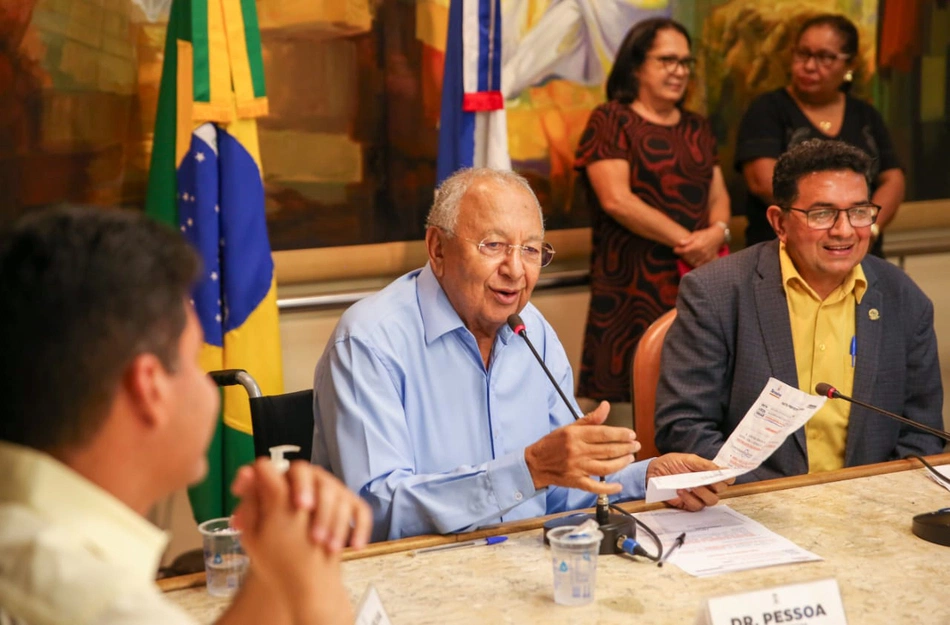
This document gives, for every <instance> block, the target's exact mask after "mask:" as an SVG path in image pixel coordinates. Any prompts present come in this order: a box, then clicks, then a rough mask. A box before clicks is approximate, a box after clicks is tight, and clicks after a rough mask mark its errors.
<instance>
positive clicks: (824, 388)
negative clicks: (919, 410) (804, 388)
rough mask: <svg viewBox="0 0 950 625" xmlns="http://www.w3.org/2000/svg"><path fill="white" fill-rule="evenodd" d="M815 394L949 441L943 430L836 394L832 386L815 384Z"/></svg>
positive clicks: (822, 383)
mask: <svg viewBox="0 0 950 625" xmlns="http://www.w3.org/2000/svg"><path fill="white" fill-rule="evenodd" d="M815 393H816V394H818V395H822V396H824V397H827V398H829V399H843V400H845V401H847V402H851V403H852V404H856V405H858V406H861V407H862V408H867V409H868V410H872V411H874V412H876V413H878V414H882V415H884V416H885V417H890V418H891V419H896V420H897V421H900V422H901V423H904V424H907V425H910V426H912V427H915V428H917V429H918V430H923V431H924V432H927V433H928V434H933V435H934V436H936V437H937V438H941V439H943V440H945V441H950V433H947V432H944V431H943V430H937V429H935V428H932V427H930V426H927V425H924V424H923V423H917V422H916V421H914V420H913V419H908V418H907V417H902V416H900V415H898V414H894V413H893V412H888V411H887V410H884V409H883V408H878V407H877V406H872V405H871V404H867V403H864V402H863V401H861V400H859V399H854V398H853V397H848V396H847V395H843V394H841V393H840V392H838V389H836V388H835V387H833V386H832V385H830V384H828V383H826V382H819V383H818V384H816V385H815Z"/></svg>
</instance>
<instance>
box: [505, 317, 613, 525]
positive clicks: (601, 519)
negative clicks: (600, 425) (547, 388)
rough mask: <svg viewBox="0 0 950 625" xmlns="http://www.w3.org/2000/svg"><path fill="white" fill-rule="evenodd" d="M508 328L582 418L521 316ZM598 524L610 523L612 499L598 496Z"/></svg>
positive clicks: (577, 417)
mask: <svg viewBox="0 0 950 625" xmlns="http://www.w3.org/2000/svg"><path fill="white" fill-rule="evenodd" d="M508 327H509V328H511V330H512V332H514V333H515V334H517V335H518V336H520V337H521V338H523V339H524V342H525V343H527V344H528V347H529V348H530V349H531V353H532V354H534V358H535V360H537V361H538V364H539V365H541V368H542V369H544V372H545V373H546V374H547V376H548V379H549V380H551V384H553V385H554V388H555V389H556V390H557V393H558V395H560V396H561V400H562V401H563V402H564V405H566V406H567V409H568V410H570V411H571V414H572V415H574V420H575V421H576V420H577V419H580V418H581V416H580V415H579V414H577V411H576V410H574V406H573V405H572V404H571V402H570V401H568V399H567V395H565V394H564V391H563V390H561V386H560V385H559V384H558V383H557V380H555V379H554V376H553V375H551V370H550V369H548V366H547V365H546V364H544V359H543V358H541V354H539V353H538V350H536V349H535V348H534V344H533V343H532V342H531V341H530V340H529V339H528V331H527V330H526V329H525V325H524V321H522V320H521V315H519V314H518V313H515V314H513V315H510V316H509V317H508ZM600 481H601V482H605V481H606V480H605V479H604V476H600ZM596 510H597V524H598V525H606V524H607V523H610V499H609V498H608V497H607V495H597V508H596Z"/></svg>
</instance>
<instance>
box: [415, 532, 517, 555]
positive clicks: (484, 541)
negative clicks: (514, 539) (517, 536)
mask: <svg viewBox="0 0 950 625" xmlns="http://www.w3.org/2000/svg"><path fill="white" fill-rule="evenodd" d="M506 540H508V537H507V536H489V537H488V538H479V539H478V540H466V541H464V542H460V543H449V544H447V545H436V546H435V547H425V548H423V549H416V550H415V551H413V552H412V555H416V554H417V553H429V552H432V551H449V550H450V549H464V548H466V547H479V546H482V545H497V544H498V543H503V542H505V541H506Z"/></svg>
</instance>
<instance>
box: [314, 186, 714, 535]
mask: <svg viewBox="0 0 950 625" xmlns="http://www.w3.org/2000/svg"><path fill="white" fill-rule="evenodd" d="M543 236H544V229H543V224H542V216H541V209H540V205H539V204H538V201H537V198H536V197H535V195H534V193H533V192H532V191H531V187H530V186H529V185H528V183H527V181H525V180H524V178H522V177H521V176H518V175H517V174H514V173H512V172H502V171H495V170H490V169H474V170H463V171H462V172H459V173H457V174H455V175H454V176H452V177H451V178H449V179H448V180H446V181H445V182H444V183H443V184H442V186H440V187H439V189H438V191H437V192H436V198H435V202H434V204H433V207H432V210H431V211H430V213H429V218H428V221H427V230H426V248H427V251H428V255H429V262H428V264H426V266H425V267H423V268H422V269H419V270H416V271H413V272H411V273H409V274H406V275H405V276H403V277H401V278H399V279H397V280H396V281H395V282H393V283H392V284H390V285H389V286H387V287H386V288H385V289H383V290H382V291H380V292H379V293H377V294H375V295H373V296H371V297H368V298H366V299H364V300H362V301H360V302H358V303H357V304H355V305H354V306H353V307H352V308H350V309H349V310H347V311H346V313H344V315H343V317H342V318H341V319H340V323H339V324H338V325H337V327H336V329H335V331H334V332H333V335H332V336H331V337H330V341H329V343H328V345H327V347H326V350H325V351H324V354H323V356H322V357H321V358H320V361H319V363H318V364H317V368H316V373H315V378H314V390H315V400H314V415H315V430H314V452H313V453H314V458H313V459H314V462H316V463H320V464H325V465H329V466H330V467H331V468H332V470H333V471H334V473H336V474H337V475H339V476H341V477H342V478H343V479H344V481H345V482H346V483H347V485H348V486H349V487H350V488H352V489H353V490H355V491H356V492H358V493H359V494H360V495H361V496H362V497H363V498H365V499H366V500H367V501H368V502H369V504H370V506H371V508H372V510H373V517H374V518H373V521H374V523H373V525H374V528H373V539H374V540H385V539H395V538H402V537H406V536H414V535H418V534H426V533H443V534H444V533H451V532H460V531H465V530H471V529H475V528H477V527H479V526H482V525H487V524H492V523H498V522H501V521H510V520H515V519H523V518H528V517H535V516H541V515H545V514H550V513H554V512H561V511H566V510H574V509H578V508H584V507H589V506H591V505H593V503H594V499H595V494H596V493H607V494H611V495H614V496H615V498H634V499H636V498H642V497H643V494H644V492H645V481H646V479H647V478H648V477H651V476H654V475H664V474H671V473H682V472H687V471H703V470H709V469H713V468H715V466H714V465H713V464H712V463H710V462H709V461H707V460H704V459H702V458H699V457H697V456H693V455H690V454H669V455H667V456H663V457H661V458H657V459H654V460H652V461H644V462H638V463H632V462H633V454H634V453H635V452H636V451H637V450H638V449H639V443H637V442H636V436H635V434H634V433H633V431H632V430H630V429H627V428H616V427H609V426H606V425H603V422H604V420H605V419H606V417H607V412H608V411H609V405H608V404H607V403H606V402H604V403H602V404H601V405H600V406H598V408H597V409H595V410H594V411H592V412H591V413H589V414H587V415H585V416H584V417H583V418H581V419H580V420H578V421H574V418H573V416H572V415H571V412H570V411H569V410H568V408H567V406H565V405H564V403H563V401H562V400H561V398H560V397H559V396H558V394H557V391H556V390H555V388H554V387H553V385H552V384H551V382H550V381H549V380H548V379H547V377H546V376H545V374H544V372H543V371H542V370H541V367H540V366H539V364H538V363H537V362H536V361H535V359H534V357H533V356H532V354H531V352H530V349H529V348H528V346H527V344H526V343H525V341H523V340H522V339H521V338H520V337H518V336H516V335H515V334H514V333H513V332H512V331H511V329H510V328H509V327H508V326H507V324H506V321H507V319H508V316H509V315H511V314H513V313H520V314H521V316H522V319H523V320H524V323H525V326H526V328H527V333H528V336H529V337H530V339H531V340H532V341H533V342H534V344H535V346H536V348H537V350H538V352H539V353H540V355H541V358H543V359H544V361H545V363H546V364H547V366H548V367H549V369H550V370H551V372H552V373H553V375H554V377H555V379H556V380H557V381H558V383H559V384H560V385H561V387H562V388H563V389H565V391H566V392H567V393H568V395H569V396H571V395H572V394H571V392H570V391H571V390H572V388H573V374H572V372H571V367H570V364H569V363H568V360H567V355H566V354H565V352H564V348H563V347H562V346H561V343H560V342H559V341H558V339H557V336H556V335H555V333H554V330H553V329H552V328H551V326H550V325H549V324H548V323H547V322H546V321H545V320H544V317H543V316H542V315H541V313H540V312H539V311H538V310H537V308H535V307H534V306H533V305H531V304H530V303H528V299H529V298H530V296H531V291H532V290H533V288H534V286H535V284H536V283H537V280H538V276H539V274H540V270H541V267H542V266H544V265H546V264H547V263H548V262H550V258H551V256H552V255H553V249H552V248H551V247H550V246H549V245H548V244H546V243H544V241H543ZM571 401H572V402H573V399H572V400H571ZM574 407H575V410H576V405H575V406H574ZM594 476H608V479H607V482H606V483H601V482H599V481H597V479H596V478H595V477H594ZM724 487H725V485H724V484H716V485H713V486H710V487H704V488H700V489H695V490H694V491H693V492H682V493H680V497H679V498H678V499H677V500H674V505H678V506H680V507H683V508H687V509H691V510H695V509H700V508H702V507H703V506H705V505H712V504H714V503H716V501H717V500H718V497H717V494H718V493H719V492H720V491H721V490H722V489H723V488H724Z"/></svg>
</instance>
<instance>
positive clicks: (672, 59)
mask: <svg viewBox="0 0 950 625" xmlns="http://www.w3.org/2000/svg"><path fill="white" fill-rule="evenodd" d="M648 58H651V59H655V60H657V61H659V62H660V64H661V65H663V69H665V70H666V71H668V72H669V73H671V74H672V73H673V72H675V71H676V68H677V67H682V68H683V69H684V70H686V72H687V73H692V72H693V71H695V69H696V57H692V56H684V57H682V58H681V57H678V56H672V55H669V56H651V57H648Z"/></svg>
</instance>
